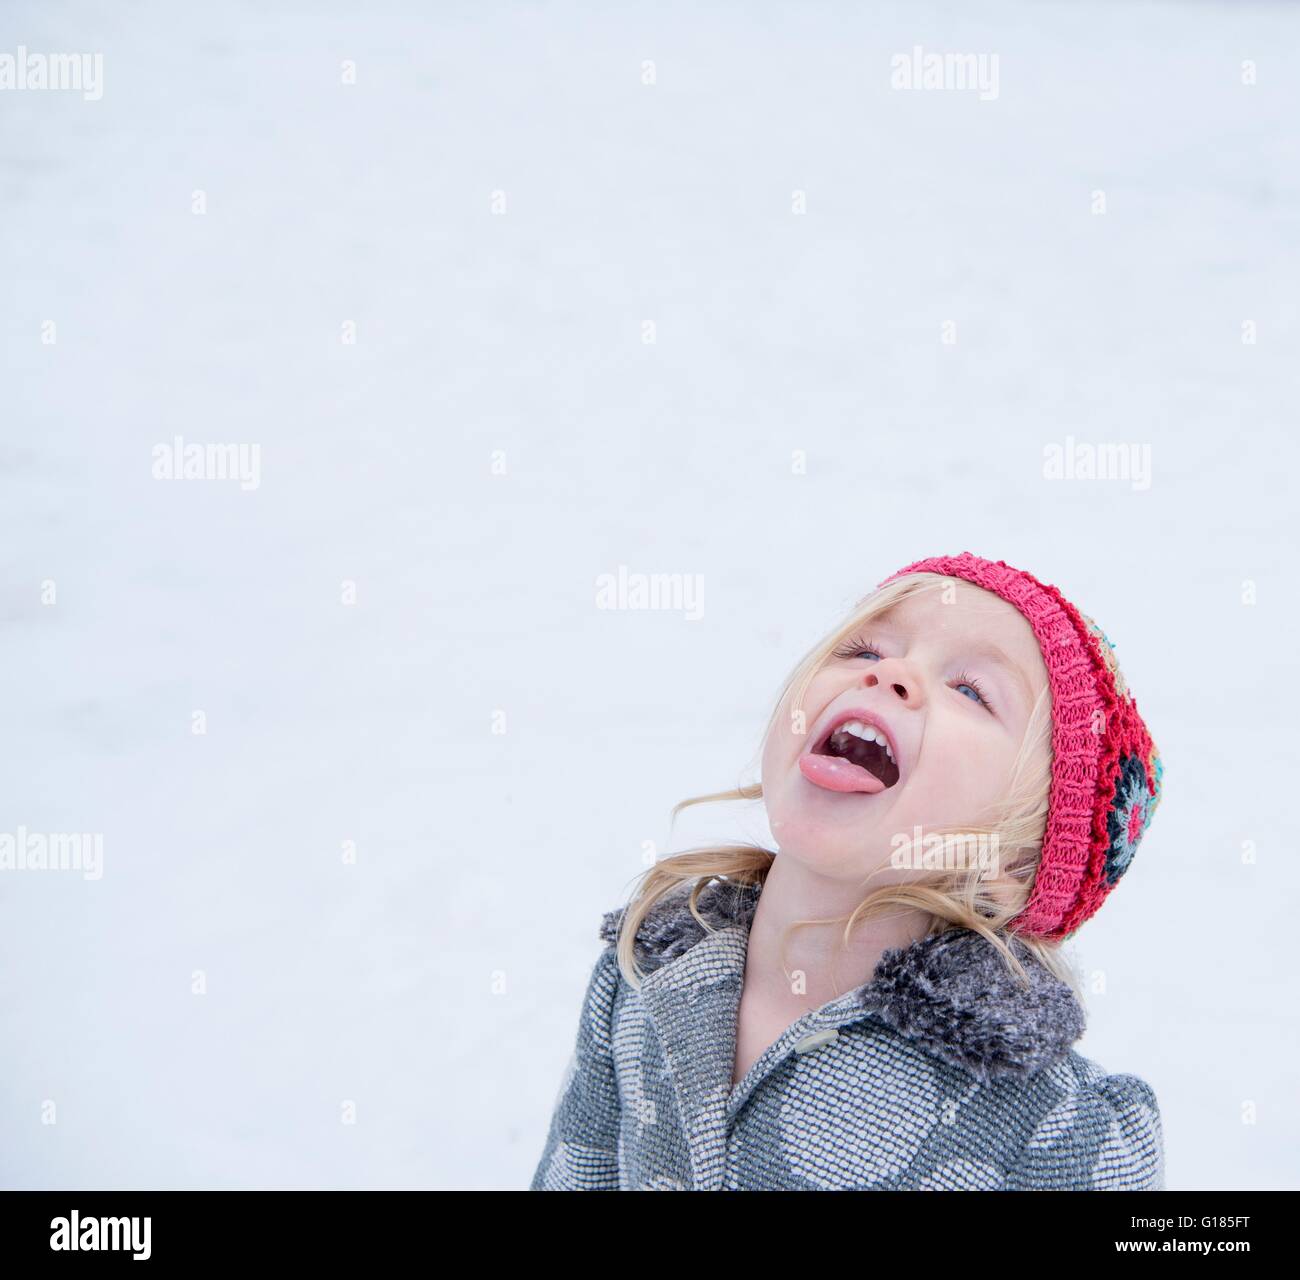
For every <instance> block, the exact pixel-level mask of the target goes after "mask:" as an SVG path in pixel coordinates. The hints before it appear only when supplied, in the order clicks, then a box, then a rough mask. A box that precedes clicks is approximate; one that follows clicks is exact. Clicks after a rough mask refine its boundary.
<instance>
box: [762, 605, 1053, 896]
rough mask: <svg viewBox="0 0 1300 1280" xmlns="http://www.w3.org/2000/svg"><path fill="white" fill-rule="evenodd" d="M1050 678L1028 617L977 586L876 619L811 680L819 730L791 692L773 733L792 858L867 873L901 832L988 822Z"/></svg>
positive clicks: (773, 759)
mask: <svg viewBox="0 0 1300 1280" xmlns="http://www.w3.org/2000/svg"><path fill="white" fill-rule="evenodd" d="M945 595H946V596H948V597H949V599H948V602H947V603H944V599H943V597H944V596H945ZM850 650H851V651H852V652H851V653H850ZM1046 686H1047V668H1046V667H1045V666H1044V664H1043V658H1042V654H1041V652H1040V651H1039V648H1038V642H1037V640H1035V639H1034V633H1033V631H1032V630H1031V629H1030V626H1029V623H1028V621H1027V620H1026V619H1025V617H1024V616H1023V615H1022V614H1021V613H1020V611H1019V610H1018V609H1016V608H1015V607H1014V606H1012V605H1010V604H1008V603H1007V602H1006V601H1005V600H1002V599H1001V598H1000V597H998V596H995V595H993V594H992V593H991V592H988V591H985V590H983V589H982V588H980V587H977V586H975V585H973V584H971V583H965V582H956V583H954V584H953V585H952V587H951V588H950V589H948V590H944V589H943V588H939V589H937V590H931V591H923V592H921V593H919V594H917V595H914V596H909V597H908V598H907V599H905V600H902V601H900V602H899V603H898V604H896V605H894V606H893V607H892V608H891V609H890V610H889V611H888V612H887V613H885V614H882V615H881V616H880V617H878V618H874V619H872V620H871V621H870V622H867V623H865V624H864V625H863V627H862V629H861V630H860V631H858V632H855V633H854V634H853V636H852V637H850V639H849V640H848V641H846V642H845V644H844V646H843V647H841V649H840V651H839V653H838V654H837V655H835V656H833V657H831V658H830V659H828V660H827V662H826V664H825V665H824V666H823V667H822V669H821V670H820V671H819V672H818V673H817V674H816V675H815V676H814V677H813V679H812V681H811V683H810V684H809V685H808V689H807V691H806V693H805V695H804V699H803V707H804V712H805V722H806V731H805V732H803V733H799V732H797V731H796V730H797V727H798V726H797V725H796V723H795V722H794V720H793V719H792V715H791V712H792V710H793V709H794V703H793V691H792V693H791V694H789V695H787V697H786V699H785V701H784V702H783V703H782V706H781V709H780V713H779V714H778V716H777V719H776V720H775V722H774V724H773V727H772V730H771V732H770V733H769V734H768V737H767V740H766V742H765V743H764V746H763V766H762V768H763V798H764V801H765V803H766V807H767V814H768V821H769V824H770V825H771V828H772V834H773V836H774V837H775V839H776V844H777V847H778V849H779V850H780V852H781V854H782V855H784V856H786V857H793V858H795V859H797V860H799V861H800V862H803V863H806V864H807V865H808V866H809V867H810V868H811V869H814V870H816V871H818V872H819V873H820V874H822V875H826V876H831V877H834V878H840V879H850V880H860V879H861V878H862V877H863V876H865V875H866V874H867V873H868V872H869V871H872V870H873V869H875V868H876V867H878V866H880V865H881V864H882V863H884V862H885V861H887V859H888V856H889V853H890V851H891V849H892V848H893V837H894V836H895V835H896V834H900V833H901V834H902V835H904V836H906V837H908V838H909V839H910V838H911V836H912V835H913V828H914V827H921V828H922V829H923V830H924V831H930V830H932V829H934V828H936V827H955V828H957V829H959V830H960V829H962V828H963V827H965V826H978V825H981V824H983V823H984V822H987V820H988V818H989V816H990V806H991V805H994V804H995V803H996V802H997V801H998V800H999V799H1000V798H1001V796H1002V794H1003V792H1004V791H1005V789H1006V787H1007V785H1008V783H1009V782H1010V779H1011V768H1012V764H1013V762H1014V760H1015V757H1016V753H1017V752H1018V751H1019V749H1020V743H1021V740H1022V739H1023V737H1024V733H1025V728H1026V726H1027V724H1028V721H1029V715H1030V711H1031V709H1032V708H1033V705H1034V701H1035V699H1036V698H1037V697H1038V695H1039V693H1040V692H1041V691H1042V690H1043V689H1045V688H1046ZM844 725H847V726H848V728H842V727H840V726H844ZM1039 750H1040V751H1046V750H1047V748H1046V747H1040V748H1039ZM892 878H898V877H897V876H889V875H887V876H885V877H880V878H879V879H881V880H882V881H885V880H888V879H892ZM903 878H906V875H905V874H904V876H903ZM873 883H874V882H873Z"/></svg>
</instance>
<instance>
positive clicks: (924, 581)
mask: <svg viewBox="0 0 1300 1280" xmlns="http://www.w3.org/2000/svg"><path fill="white" fill-rule="evenodd" d="M958 582H960V580H959V579H954V578H949V577H946V576H944V575H940V574H934V573H912V574H908V575H906V576H905V577H902V578H898V579H896V580H895V581H893V582H891V583H888V584H886V585H885V586H884V587H881V588H880V589H879V590H877V591H875V592H872V593H871V594H869V595H868V596H866V597H865V598H864V599H863V600H861V601H859V602H858V604H857V605H856V606H855V607H854V609H853V611H852V613H850V615H849V616H848V617H847V618H846V619H845V620H844V622H843V623H842V624H841V625H840V626H839V627H837V628H836V629H835V630H834V631H833V632H832V633H831V634H829V635H828V636H826V637H825V638H824V639H823V640H821V641H820V642H819V643H818V644H817V645H815V646H814V647H813V648H812V649H811V650H809V652H808V653H807V654H805V656H804V657H803V659H802V660H801V661H800V663H799V665H798V666H797V667H796V668H795V669H794V671H793V672H792V673H791V674H790V676H789V678H788V679H787V680H786V682H785V686H784V687H783V688H782V690H781V694H780V696H779V697H778V698H777V702H776V706H775V707H774V708H773V710H772V714H771V716H770V717H769V719H768V722H767V727H766V729H765V730H764V741H766V739H767V736H768V735H769V734H770V733H771V731H772V729H773V728H774V727H775V725H776V721H777V717H778V716H779V715H780V712H781V708H782V707H783V706H784V705H785V701H786V698H787V696H788V695H789V694H790V693H791V692H792V691H793V693H794V699H793V702H792V709H794V708H798V709H799V710H800V711H802V710H803V697H804V694H805V693H806V692H807V689H808V685H809V684H810V683H811V681H812V679H813V677H814V676H815V675H816V674H817V673H818V672H819V671H820V670H821V669H822V667H823V666H824V665H825V664H826V662H827V661H828V660H829V659H830V658H831V657H833V656H834V654H835V653H836V651H837V650H838V649H839V648H840V646H841V645H843V644H845V643H847V642H848V641H850V640H852V639H854V638H855V637H857V636H858V634H859V632H860V630H861V629H862V627H863V626H864V625H865V624H866V623H867V622H869V621H871V620H872V619H873V618H878V617H879V616H880V615H881V614H884V613H885V612H887V611H888V610H890V609H892V608H893V607H894V606H895V605H897V604H899V603H901V602H902V601H903V600H906V599H908V598H909V597H912V596H915V595H919V594H921V593H922V592H927V591H933V590H937V589H941V588H944V587H950V586H951V585H952V584H954V583H958ZM962 585H970V584H965V583H963V584H962ZM977 589H979V588H977ZM1051 731H1052V716H1051V694H1050V692H1049V690H1048V689H1047V688H1046V687H1044V688H1043V689H1042V691H1041V692H1040V694H1039V696H1038V699H1037V701H1036V702H1035V703H1034V706H1033V709H1032V710H1031V712H1030V716H1029V722H1028V724H1027V725H1026V728H1025V734H1024V738H1023V739H1022V741H1021V744H1020V748H1019V750H1018V752H1017V755H1016V758H1015V761H1014V762H1013V764H1012V768H1011V773H1010V779H1009V782H1008V785H1007V788H1006V790H1005V792H1004V794H1003V795H1002V797H1001V798H1000V800H999V801H996V802H994V804H993V805H991V806H990V809H991V810H992V814H991V818H992V820H991V822H990V823H989V825H987V826H974V827H963V828H960V829H957V828H934V829H932V830H931V831H929V832H927V835H936V834H944V833H952V834H958V835H963V836H972V835H973V836H980V835H988V836H996V838H997V844H996V847H997V849H998V852H999V866H998V870H997V872H996V874H995V875H993V876H992V877H988V878H986V876H985V871H984V869H983V868H981V867H980V866H978V865H973V866H970V867H967V868H958V869H951V870H933V871H927V872H925V873H924V874H922V875H920V876H917V877H916V878H915V879H913V880H910V881H908V882H907V883H905V884H889V885H883V886H880V887H878V888H876V889H874V890H872V891H871V892H870V893H868V894H867V896H866V897H865V898H864V899H863V900H862V902H860V903H859V904H858V906H857V908H856V909H855V910H854V911H853V912H852V913H851V914H850V915H848V916H839V917H833V918H831V919H829V920H799V921H796V922H795V923H794V924H793V925H791V926H790V927H791V928H798V927H800V926H806V925H814V924H837V923H840V922H841V921H842V922H843V923H844V934H843V939H844V941H845V942H846V943H847V941H848V938H849V935H850V933H851V932H852V930H853V927H854V926H855V925H857V924H859V923H861V922H862V921H864V920H867V919H870V918H872V917H875V916H881V915H885V914H888V913H889V912H890V911H891V910H897V909H904V910H921V911H923V912H926V913H927V914H928V917H929V925H928V928H927V930H926V934H925V936H932V935H934V934H938V933H943V932H945V931H947V930H948V929H952V928H964V929H970V930H973V931H974V932H976V933H979V934H981V935H982V936H983V937H984V938H986V939H987V940H988V941H989V942H990V943H991V944H992V945H993V946H994V948H995V949H996V950H997V951H998V952H999V953H1000V954H1001V955H1002V957H1003V959H1004V961H1005V962H1006V964H1007V966H1008V968H1010V969H1011V970H1012V971H1013V972H1014V973H1015V974H1016V975H1017V976H1018V977H1019V978H1020V979H1021V980H1022V981H1024V982H1026V983H1027V982H1028V977H1027V975H1026V973H1025V970H1024V967H1023V966H1022V965H1021V964H1020V961H1019V958H1018V957H1017V956H1016V955H1015V954H1014V953H1013V952H1012V949H1011V947H1010V946H1009V945H1008V943H1007V941H1006V936H1007V934H1008V933H1010V932H1014V931H1009V930H1007V929H1006V925H1007V923H1008V922H1009V921H1010V920H1011V919H1012V918H1013V917H1014V916H1016V915H1017V914H1018V913H1019V912H1020V910H1021V909H1022V908H1023V907H1024V905H1025V903H1026V902H1027V901H1028V898H1029V894H1030V892H1031V890H1032V888H1033V882H1034V875H1035V874H1036V872H1037V870H1038V863H1039V859H1040V857H1041V855H1042V842H1043V834H1044V831H1045V830H1046V826H1047V804H1048V794H1049V788H1050V784H1051V758H1052V751H1051ZM1043 748H1046V749H1045V750H1044V749H1043ZM762 796H763V786H762V783H761V782H755V783H751V784H749V785H747V786H741V787H737V788H736V789H735V790H732V791H715V792H711V793H710V794H708V795H700V796H691V797H689V798H688V799H685V800H682V801H680V802H679V803H678V804H676V805H674V806H673V810H672V815H673V818H674V819H675V818H676V816H677V814H678V813H680V812H681V810H683V809H685V808H687V807H689V806H691V805H696V804H708V803H714V802H717V801H725V800H759V799H762ZM775 857H776V854H775V853H773V852H772V851H771V850H768V849H765V848H763V847H761V846H760V845H756V844H745V843H741V844H728V845H718V846H711V847H708V848H703V849H692V850H689V851H687V852H685V853H679V854H674V855H670V856H668V857H665V858H661V859H659V860H658V861H657V862H655V864H654V865H653V866H651V867H650V868H649V869H648V870H647V871H646V872H645V873H644V874H643V875H642V876H641V877H640V878H639V880H638V883H637V885H636V887H635V889H634V890H633V893H632V895H631V901H630V902H629V904H628V906H627V909H626V910H625V911H624V912H623V915H622V923H621V927H620V929H619V936H618V944H617V958H618V965H619V968H620V969H621V970H622V972H623V975H624V977H625V978H626V979H627V981H628V982H629V983H630V984H631V985H633V986H634V987H635V986H639V984H640V982H641V980H642V978H643V977H644V976H645V975H644V973H643V972H642V970H641V969H640V968H639V966H638V965H637V962H636V955H635V950H634V942H635V938H636V934H637V930H638V929H639V928H640V925H641V922H642V921H643V920H644V919H645V918H646V916H647V915H648V914H649V912H650V911H651V909H652V908H653V907H654V905H655V903H657V902H658V901H659V900H660V899H661V898H663V897H664V896H665V895H666V894H669V893H671V892H672V891H673V890H674V889H675V888H677V886H679V885H681V884H683V883H689V882H693V888H692V890H691V892H690V896H689V907H690V912H691V914H692V915H693V916H694V917H695V919H696V920H697V921H699V923H700V925H701V926H702V927H703V928H705V929H706V930H709V929H711V926H710V925H709V923H708V922H707V921H706V920H705V919H704V918H703V917H702V916H701V915H700V913H699V910H698V908H697V902H698V899H699V896H700V893H701V892H702V891H703V889H704V888H705V886H706V885H707V884H708V883H709V882H710V881H712V880H714V879H716V878H718V877H726V878H727V879H728V880H729V881H732V882H733V883H736V884H739V885H761V884H762V883H763V881H764V880H765V879H766V877H767V872H768V868H769V867H771V865H772V861H773V859H774V858H775ZM884 869H885V867H884V866H882V867H879V868H877V869H876V870H875V871H873V872H872V873H871V875H875V874H876V873H877V872H878V871H882V870H884ZM871 875H869V876H868V877H867V879H870V878H871ZM1014 936H1015V938H1016V940H1017V941H1018V942H1019V943H1021V944H1022V945H1023V946H1025V947H1027V948H1028V949H1029V951H1030V953H1031V954H1032V955H1033V957H1034V958H1035V959H1037V960H1038V961H1039V963H1041V964H1042V965H1043V966H1044V967H1045V968H1047V969H1048V971H1049V972H1051V973H1052V974H1054V975H1055V976H1056V977H1058V978H1060V979H1061V980H1063V981H1065V982H1066V983H1068V984H1069V985H1070V986H1071V987H1072V988H1073V989H1074V990H1075V991H1076V993H1077V992H1078V980H1077V978H1076V976H1075V974H1074V973H1073V971H1072V969H1071V966H1070V965H1069V963H1068V962H1067V960H1066V958H1065V957H1064V956H1063V955H1062V954H1061V951H1060V944H1059V942H1055V941H1047V940H1045V939H1042V938H1036V937H1025V936H1022V935H1020V934H1018V933H1016V934H1015V935H1014ZM782 945H783V946H784V937H783V940H782Z"/></svg>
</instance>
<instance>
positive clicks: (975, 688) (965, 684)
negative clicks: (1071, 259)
mask: <svg viewBox="0 0 1300 1280" xmlns="http://www.w3.org/2000/svg"><path fill="white" fill-rule="evenodd" d="M953 688H954V689H956V690H957V692H958V693H961V694H962V697H963V698H970V700H971V701H972V702H978V703H981V704H982V705H983V706H984V707H985V708H987V709H988V710H989V711H992V710H993V705H992V703H990V702H989V700H988V698H986V697H985V696H984V688H983V686H982V685H981V684H980V682H979V681H978V680H976V679H975V677H974V676H968V675H960V676H958V677H957V683H956V684H955V685H953ZM963 689H966V690H968V691H969V692H967V693H962V690H963Z"/></svg>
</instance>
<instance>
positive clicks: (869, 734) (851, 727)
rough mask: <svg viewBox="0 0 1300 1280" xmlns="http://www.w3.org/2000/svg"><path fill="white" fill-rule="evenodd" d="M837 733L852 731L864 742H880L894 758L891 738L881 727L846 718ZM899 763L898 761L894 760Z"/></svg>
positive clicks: (891, 757) (889, 755) (892, 758)
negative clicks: (890, 745) (890, 742)
mask: <svg viewBox="0 0 1300 1280" xmlns="http://www.w3.org/2000/svg"><path fill="white" fill-rule="evenodd" d="M835 732H836V733H851V734H852V735H853V736H854V737H855V738H861V739H862V740H863V741H864V742H878V743H879V744H880V745H881V746H882V747H884V749H885V754H886V755H887V756H888V757H889V758H890V759H891V760H894V753H893V752H892V751H891V750H890V749H889V739H888V738H886V737H885V735H884V734H883V733H881V732H880V730H879V729H877V728H875V727H874V726H873V725H869V724H863V723H862V721H861V720H846V721H845V722H844V723H843V724H842V725H840V727H839V728H838V729H836V730H835ZM894 763H895V764H897V763H898V761H897V760H894Z"/></svg>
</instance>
